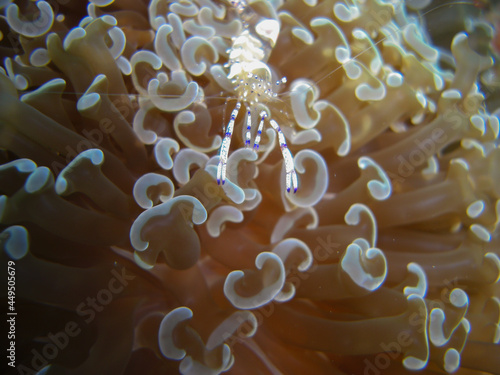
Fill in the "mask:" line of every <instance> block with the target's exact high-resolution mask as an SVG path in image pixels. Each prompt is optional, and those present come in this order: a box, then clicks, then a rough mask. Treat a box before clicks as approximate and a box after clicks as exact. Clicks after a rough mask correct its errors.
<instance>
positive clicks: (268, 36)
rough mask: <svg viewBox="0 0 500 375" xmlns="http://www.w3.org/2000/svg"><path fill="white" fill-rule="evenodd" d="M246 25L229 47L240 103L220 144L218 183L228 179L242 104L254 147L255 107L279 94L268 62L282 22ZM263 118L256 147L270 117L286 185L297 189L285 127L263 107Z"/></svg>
mask: <svg viewBox="0 0 500 375" xmlns="http://www.w3.org/2000/svg"><path fill="white" fill-rule="evenodd" d="M231 3H232V5H233V7H235V9H236V10H237V11H238V13H240V14H241V16H242V19H243V20H244V19H245V18H250V16H252V17H251V18H256V17H254V16H255V14H254V13H253V12H251V11H250V10H249V9H248V8H247V6H246V3H245V2H244V1H231ZM245 26H246V27H245V29H244V30H243V31H242V32H241V33H240V34H239V35H238V36H236V37H234V38H233V42H232V45H231V49H230V50H229V61H228V64H227V67H228V68H229V72H228V75H227V78H228V79H229V80H231V82H232V84H233V88H234V92H235V94H236V96H237V103H236V106H235V108H234V109H233V111H232V112H231V117H230V119H229V123H228V124H227V127H226V132H225V135H224V139H223V141H222V145H221V148H220V152H219V155H220V160H219V165H218V168H217V183H219V184H224V182H225V180H226V163H227V157H228V153H229V147H230V145H231V137H232V135H233V129H234V122H235V120H236V118H237V116H238V113H239V110H240V108H241V106H242V104H244V105H245V107H246V110H247V130H246V134H245V147H247V148H250V147H252V145H251V130H252V126H253V124H252V113H253V112H255V110H252V108H253V107H254V106H255V105H256V104H257V103H259V102H263V101H264V102H265V101H267V100H272V99H274V98H276V97H277V94H276V93H275V92H274V91H273V83H272V74H271V69H270V68H269V66H268V65H267V64H266V61H267V58H268V55H269V50H270V48H268V47H269V46H270V47H272V46H274V44H275V43H276V40H277V39H278V34H279V27H280V25H279V22H278V21H277V20H274V19H267V18H260V19H258V22H256V23H255V25H254V26H253V27H249V25H248V24H246V25H245ZM285 82H286V79H285V78H282V79H281V80H280V81H278V82H276V83H274V84H275V85H279V84H280V83H285ZM259 117H260V122H259V125H258V129H257V134H256V136H255V139H254V142H253V150H254V151H257V150H258V148H259V142H260V139H261V134H262V129H263V126H264V122H266V121H268V122H269V124H270V125H271V126H272V128H273V129H274V130H275V131H276V132H277V133H278V139H279V142H280V148H281V152H282V155H283V160H284V163H285V172H286V177H285V181H286V189H287V191H288V192H290V191H291V189H292V188H293V191H294V192H296V191H297V187H298V182H297V174H296V172H295V165H294V161H293V156H292V153H291V152H290V150H289V149H288V147H287V144H286V140H285V136H284V134H283V132H282V131H281V129H280V127H279V125H278V123H277V122H276V121H275V120H274V119H272V118H269V119H268V115H267V114H266V112H264V111H262V112H260V114H259Z"/></svg>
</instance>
